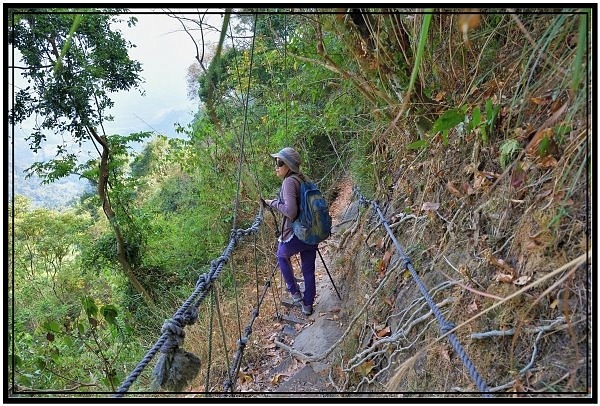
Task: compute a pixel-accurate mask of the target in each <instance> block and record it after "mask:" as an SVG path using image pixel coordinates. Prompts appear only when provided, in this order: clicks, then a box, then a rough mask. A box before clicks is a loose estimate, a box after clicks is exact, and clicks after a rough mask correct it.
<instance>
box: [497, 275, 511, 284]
mask: <svg viewBox="0 0 600 406" xmlns="http://www.w3.org/2000/svg"><path fill="white" fill-rule="evenodd" d="M494 280H495V281H496V282H506V283H510V282H512V280H513V276H512V275H508V274H505V273H497V274H496V276H495V277H494Z"/></svg>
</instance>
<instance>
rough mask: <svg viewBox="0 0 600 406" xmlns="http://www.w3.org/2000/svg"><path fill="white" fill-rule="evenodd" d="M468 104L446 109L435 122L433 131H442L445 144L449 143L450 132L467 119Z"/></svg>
mask: <svg viewBox="0 0 600 406" xmlns="http://www.w3.org/2000/svg"><path fill="white" fill-rule="evenodd" d="M465 109H466V106H462V107H458V108H454V109H450V110H446V111H445V112H444V113H443V114H442V115H441V116H440V117H438V119H437V120H435V122H434V123H433V129H432V131H433V133H437V132H441V133H442V139H443V141H444V145H448V132H449V131H450V130H452V129H453V128H454V127H456V126H457V125H458V124H460V123H462V122H463V121H464V120H465Z"/></svg>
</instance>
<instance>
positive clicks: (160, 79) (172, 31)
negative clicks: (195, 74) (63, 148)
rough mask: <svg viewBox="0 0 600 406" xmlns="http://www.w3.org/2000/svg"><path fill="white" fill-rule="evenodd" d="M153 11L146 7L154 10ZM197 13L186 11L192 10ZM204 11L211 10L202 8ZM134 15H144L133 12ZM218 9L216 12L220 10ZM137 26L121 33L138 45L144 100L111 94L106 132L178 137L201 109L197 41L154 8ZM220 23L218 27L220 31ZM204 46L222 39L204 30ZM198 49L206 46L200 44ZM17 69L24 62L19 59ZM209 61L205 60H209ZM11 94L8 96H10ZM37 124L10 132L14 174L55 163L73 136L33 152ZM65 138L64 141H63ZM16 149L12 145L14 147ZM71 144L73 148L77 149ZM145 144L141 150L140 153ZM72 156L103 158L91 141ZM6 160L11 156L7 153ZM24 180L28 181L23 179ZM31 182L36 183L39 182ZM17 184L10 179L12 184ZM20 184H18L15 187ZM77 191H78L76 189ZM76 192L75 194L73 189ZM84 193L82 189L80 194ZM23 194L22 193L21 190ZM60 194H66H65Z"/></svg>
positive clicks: (51, 139)
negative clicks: (194, 91)
mask: <svg viewBox="0 0 600 406" xmlns="http://www.w3.org/2000/svg"><path fill="white" fill-rule="evenodd" d="M149 10H150V9H145V11H149ZM195 10H198V9H187V10H186V11H188V12H191V11H195ZM200 10H201V11H204V10H206V9H200ZM132 11H134V12H135V11H141V10H136V9H132ZM215 11H217V10H215ZM136 17H137V18H138V22H137V24H136V25H135V26H134V27H131V28H129V27H127V26H126V25H123V27H122V28H121V29H120V31H121V32H122V33H123V35H124V37H125V38H126V39H128V40H129V41H130V42H132V43H133V44H135V45H136V47H135V48H132V49H130V50H129V54H130V57H131V58H132V59H134V60H137V61H139V62H140V63H141V64H142V69H143V71H142V73H141V76H142V78H143V81H144V82H143V83H142V84H141V86H140V89H142V90H144V92H145V95H144V96H142V95H141V94H140V91H138V90H131V91H129V92H119V93H115V94H112V95H111V98H112V99H113V101H114V102H115V106H114V108H113V109H112V110H111V112H110V114H112V115H113V116H114V121H112V122H106V123H105V127H104V129H105V131H106V133H107V134H108V135H111V134H120V135H128V134H130V133H133V132H139V131H156V132H158V133H161V134H164V135H167V136H179V137H182V136H183V135H181V134H176V133H175V130H174V123H176V122H178V123H179V124H181V125H183V126H186V125H187V124H189V122H190V121H191V119H192V117H193V115H194V114H195V112H196V111H197V110H198V104H199V101H198V100H189V98H188V96H187V81H186V74H187V69H188V67H189V66H190V65H192V64H193V63H194V62H195V56H196V48H195V46H194V43H193V41H192V39H191V38H190V37H189V35H187V34H186V33H185V32H183V30H182V26H181V24H180V23H179V21H177V20H176V19H174V18H172V17H169V16H167V15H166V13H165V12H163V11H162V10H161V9H155V10H154V11H153V13H152V14H136ZM187 17H189V18H196V19H197V18H198V14H194V15H187ZM214 19H215V21H217V20H218V21H221V17H220V15H219V14H215V15H214ZM220 24H221V23H220V22H217V23H216V24H215V25H217V26H219V27H220ZM204 34H205V42H206V43H207V46H208V47H209V48H211V47H214V44H215V43H216V41H218V37H217V35H216V34H215V33H214V32H212V33H210V32H207V31H205V33H204ZM194 35H195V36H196V40H197V41H198V42H200V35H199V34H198V31H196V32H195V33H194ZM199 46H201V45H200V44H199ZM10 56H11V50H9V65H10V64H12V61H11V58H10ZM15 57H16V61H15V62H14V63H15V64H16V65H18V64H19V62H20V60H19V57H18V55H15ZM205 62H206V61H205ZM10 77H11V76H10V73H9V83H8V85H9V86H15V90H17V89H19V88H20V87H21V86H24V84H25V81H24V80H23V79H21V78H20V75H18V71H17V72H16V73H15V82H14V83H12V79H10ZM10 94H12V93H11V92H9V95H10ZM33 125H34V121H33V119H30V120H27V121H26V122H24V123H22V124H19V125H16V126H15V128H14V137H12V136H13V134H12V128H9V134H10V136H11V137H12V139H13V140H14V149H15V168H18V169H15V170H19V171H21V170H23V169H25V168H26V167H29V166H30V165H31V164H32V163H33V162H35V161H45V160H48V159H53V158H54V157H55V154H56V147H57V145H59V144H63V143H65V142H66V143H67V144H70V142H71V140H70V137H69V136H68V135H67V136H63V135H60V134H52V133H50V132H47V141H46V142H45V144H44V147H43V150H42V151H40V152H38V153H37V154H33V152H31V151H30V150H29V145H28V143H27V142H26V141H25V138H26V137H28V136H29V135H30V134H31V132H32V131H31V129H32V127H33ZM63 137H64V138H63ZM10 147H11V146H10V145H9V148H10ZM74 147H75V146H74V145H71V148H74ZM139 148H140V146H138V148H136V149H139ZM72 152H75V153H78V154H79V156H80V159H81V161H85V160H88V159H90V158H92V159H95V158H97V157H98V153H97V151H96V150H95V149H94V147H93V145H92V143H91V141H90V142H88V143H87V145H83V146H82V147H81V148H79V149H78V150H74V149H72ZM5 156H6V155H5ZM11 161H12V156H11V154H8V164H9V170H10V171H11V172H12V169H11V168H12V163H11ZM19 182H29V181H25V180H23V179H19ZM31 182H36V181H35V179H33V180H31ZM10 183H12V182H11V181H10V179H9V184H10ZM18 186H19V185H17V184H16V183H15V189H20V188H18ZM37 187H38V188H52V185H47V186H42V185H39V183H38V186H37ZM73 189H75V188H73ZM74 191H75V190H74ZM78 191H79V190H77V192H78ZM17 193H18V192H17ZM60 193H61V194H62V193H64V191H61V192H60Z"/></svg>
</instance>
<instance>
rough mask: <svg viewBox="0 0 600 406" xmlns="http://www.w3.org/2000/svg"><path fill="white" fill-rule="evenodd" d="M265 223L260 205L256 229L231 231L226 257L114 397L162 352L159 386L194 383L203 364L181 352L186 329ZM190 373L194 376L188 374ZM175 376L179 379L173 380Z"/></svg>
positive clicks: (202, 279)
mask: <svg viewBox="0 0 600 406" xmlns="http://www.w3.org/2000/svg"><path fill="white" fill-rule="evenodd" d="M262 219H263V208H262V205H260V207H259V211H258V214H257V215H256V217H255V219H254V222H253V223H252V226H250V227H249V228H247V229H245V230H242V229H237V230H232V231H231V235H230V238H229V243H228V244H227V247H226V248H225V250H224V251H223V253H222V255H221V256H220V257H218V258H217V259H214V260H213V261H211V263H210V270H209V271H208V272H207V273H203V274H202V275H200V276H199V277H198V280H197V282H196V287H195V289H194V291H193V292H192V294H191V295H190V296H189V297H188V299H187V300H186V301H185V302H184V303H183V305H181V307H180V308H179V309H178V310H177V311H176V312H175V314H174V315H173V317H172V318H171V319H167V320H165V322H164V324H163V327H162V329H161V335H160V337H159V339H158V340H157V341H156V343H155V344H154V345H153V346H152V348H151V349H150V350H149V351H148V353H147V354H146V355H145V356H144V358H143V359H142V360H141V361H140V362H139V363H138V365H137V366H136V367H135V368H134V370H133V371H132V372H131V373H130V374H129V376H128V377H127V378H125V380H124V381H123V383H122V384H121V385H120V386H119V388H118V389H117V392H116V394H115V395H114V396H115V397H121V396H123V394H124V393H125V392H127V391H128V390H129V387H131V385H132V384H133V383H134V382H135V380H136V379H137V377H138V376H139V375H140V374H141V373H142V371H143V370H144V369H145V368H146V366H147V365H148V364H149V363H150V361H151V360H152V358H154V356H155V355H156V353H157V352H158V351H159V350H160V352H161V358H160V359H159V360H158V362H157V364H156V367H155V369H154V378H155V382H158V384H159V385H160V386H162V384H163V383H166V382H171V383H172V384H171V385H170V386H172V387H179V386H181V384H182V383H184V382H186V381H188V380H190V378H193V377H194V376H195V375H196V373H197V371H198V370H199V360H198V359H197V358H196V357H195V356H194V355H193V354H190V353H187V352H185V351H183V350H181V349H180V347H181V345H183V340H184V338H185V331H184V328H185V326H186V325H191V324H194V323H195V322H196V320H197V319H198V307H199V305H200V303H201V302H202V300H203V299H204V297H206V295H207V294H208V292H209V290H210V288H211V287H212V282H213V281H215V280H216V279H217V278H218V277H219V275H220V273H221V271H222V269H223V267H224V266H225V264H226V263H227V261H228V260H229V257H230V256H231V253H232V252H233V250H234V248H235V247H236V246H237V244H238V242H239V241H240V240H241V239H242V238H243V237H246V236H249V235H251V234H255V233H257V232H258V230H259V227H260V224H261V223H262ZM180 362H184V365H183V366H182V364H181V363H180ZM178 363H179V364H178ZM196 367H197V368H196ZM190 369H191V372H192V373H190V371H188V370H190ZM173 374H174V375H175V377H173V376H170V375H173Z"/></svg>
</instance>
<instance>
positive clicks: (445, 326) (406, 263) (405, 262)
mask: <svg viewBox="0 0 600 406" xmlns="http://www.w3.org/2000/svg"><path fill="white" fill-rule="evenodd" d="M355 191H356V193H357V195H358V197H359V202H360V204H363V205H368V204H370V205H372V206H373V208H374V209H375V211H376V213H377V215H378V216H379V218H380V219H381V223H382V224H383V225H384V227H385V229H386V231H387V233H388V235H389V236H390V238H391V240H392V242H393V243H394V246H395V247H396V249H397V250H398V254H399V255H400V264H401V266H402V269H408V271H409V272H410V274H411V275H412V277H413V279H414V280H415V282H416V284H417V287H418V288H419V290H420V291H421V294H422V295H423V297H424V298H425V300H426V301H427V304H428V305H429V307H430V308H431V311H432V312H433V314H434V315H435V317H436V319H437V320H438V322H439V323H440V333H441V335H446V334H448V332H449V331H451V330H452V329H454V327H455V325H454V324H453V323H451V322H448V321H447V320H446V319H445V318H444V316H443V314H442V312H441V311H440V309H439V308H438V307H437V305H436V304H435V302H434V301H433V299H432V298H431V296H430V295H429V292H428V291H427V288H426V287H425V285H424V284H423V282H422V281H421V279H420V278H419V275H417V272H416V271H415V269H414V268H413V265H412V261H411V260H410V258H409V257H408V256H407V255H406V253H405V252H404V250H403V249H402V247H401V246H400V244H399V243H398V240H397V239H396V237H395V236H394V233H393V232H392V229H391V227H390V225H389V223H388V222H387V220H386V219H385V216H384V215H383V213H382V211H381V208H380V207H379V204H378V203H377V202H375V201H371V200H368V199H366V198H365V197H364V196H363V195H362V194H361V193H360V191H359V190H358V189H355ZM448 340H449V341H450V344H452V347H453V348H454V350H455V351H456V353H457V354H458V356H459V357H460V359H461V360H462V361H463V363H464V364H465V366H466V367H467V370H468V371H469V375H470V376H471V379H473V381H474V382H475V384H476V385H477V387H478V388H479V390H480V391H481V392H484V395H483V396H484V397H491V395H490V394H489V389H488V387H487V385H486V383H485V381H484V380H483V378H481V376H479V374H478V373H477V370H476V369H475V366H474V365H473V363H472V362H471V360H470V359H469V357H468V355H467V354H466V353H465V351H464V349H463V348H462V346H461V345H460V342H459V341H458V338H457V337H456V335H455V334H454V333H450V334H448Z"/></svg>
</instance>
